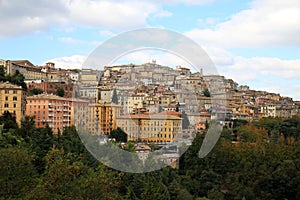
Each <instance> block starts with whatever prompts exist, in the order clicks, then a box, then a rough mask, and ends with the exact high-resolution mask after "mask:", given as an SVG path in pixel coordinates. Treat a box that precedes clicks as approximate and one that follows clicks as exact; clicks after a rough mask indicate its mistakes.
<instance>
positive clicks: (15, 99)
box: [0, 82, 26, 125]
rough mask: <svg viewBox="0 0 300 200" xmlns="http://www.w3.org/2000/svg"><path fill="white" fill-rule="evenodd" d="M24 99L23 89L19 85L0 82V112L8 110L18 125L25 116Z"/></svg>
mask: <svg viewBox="0 0 300 200" xmlns="http://www.w3.org/2000/svg"><path fill="white" fill-rule="evenodd" d="M25 108H26V100H25V91H24V90H23V89H22V87H21V86H17V85H13V84H10V83H8V82H6V83H3V82H1V83H0V113H1V115H2V114H3V113H4V112H5V111H8V112H10V113H11V114H12V115H13V116H14V117H15V118H16V122H17V123H18V125H21V120H22V119H23V117H24V116H25Z"/></svg>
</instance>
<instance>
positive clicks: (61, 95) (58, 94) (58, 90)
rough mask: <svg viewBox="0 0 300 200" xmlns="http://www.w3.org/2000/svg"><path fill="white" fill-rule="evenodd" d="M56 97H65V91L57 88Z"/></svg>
mask: <svg viewBox="0 0 300 200" xmlns="http://www.w3.org/2000/svg"><path fill="white" fill-rule="evenodd" d="M56 95H57V96H60V97H63V96H64V95H65V90H64V88H62V87H58V88H57V90H56Z"/></svg>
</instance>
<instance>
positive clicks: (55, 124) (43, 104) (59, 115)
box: [26, 94, 72, 134]
mask: <svg viewBox="0 0 300 200" xmlns="http://www.w3.org/2000/svg"><path fill="white" fill-rule="evenodd" d="M71 110H72V108H71V101H70V99H67V98H63V97H59V96H56V95H51V94H39V95H34V96H30V97H28V98H27V105H26V115H28V116H34V117H35V125H36V127H37V128H44V127H46V125H47V124H48V125H49V127H50V128H51V129H52V131H53V133H54V134H57V133H58V132H59V131H63V129H64V128H65V127H67V126H71V125H72V121H71Z"/></svg>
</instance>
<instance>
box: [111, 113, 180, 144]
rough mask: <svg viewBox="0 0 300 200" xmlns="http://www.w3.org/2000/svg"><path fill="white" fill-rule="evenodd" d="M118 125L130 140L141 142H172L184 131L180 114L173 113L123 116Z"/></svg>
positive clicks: (118, 120)
mask: <svg viewBox="0 0 300 200" xmlns="http://www.w3.org/2000/svg"><path fill="white" fill-rule="evenodd" d="M117 124H118V126H119V127H120V128H122V130H123V131H125V132H126V133H127V134H128V140H131V141H141V142H172V141H173V140H175V139H176V136H177V134H178V133H179V132H181V130H182V118H180V113H177V112H173V111H165V112H163V113H157V114H149V113H144V114H131V115H122V116H120V117H118V118H117Z"/></svg>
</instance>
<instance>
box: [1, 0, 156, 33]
mask: <svg viewBox="0 0 300 200" xmlns="http://www.w3.org/2000/svg"><path fill="white" fill-rule="evenodd" d="M158 7H159V6H158V5H157V4H155V3H153V2H148V1H137V0H129V1H118V0H115V1H108V0H104V1H102V0H57V1H47V0H40V1H35V0H28V1H18V0H10V1H8V0H2V1H0V24H1V26H0V38H7V37H14V36H17V35H23V34H27V33H33V32H36V31H46V30H48V29H50V28H51V27H53V26H60V25H61V26H64V27H65V26H72V25H74V24H76V25H78V26H85V27H96V28H100V29H104V28H112V29H116V30H124V29H132V28H139V27H145V26H147V22H146V19H147V17H148V16H149V15H150V14H153V13H156V12H157V11H158V10H159V8H158ZM70 28H71V27H69V29H68V30H71V29H70ZM71 31H72V30H71Z"/></svg>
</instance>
